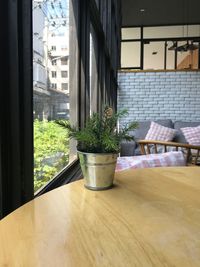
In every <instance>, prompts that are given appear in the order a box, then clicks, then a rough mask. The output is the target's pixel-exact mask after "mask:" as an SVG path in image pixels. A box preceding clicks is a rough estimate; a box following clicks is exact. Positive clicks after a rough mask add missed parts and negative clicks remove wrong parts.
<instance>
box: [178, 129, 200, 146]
mask: <svg viewBox="0 0 200 267" xmlns="http://www.w3.org/2000/svg"><path fill="white" fill-rule="evenodd" d="M181 131H182V132H183V134H184V136H185V139H186V140H187V142H188V143H189V144H190V145H196V146H200V125H199V126H197V127H186V128H181Z"/></svg>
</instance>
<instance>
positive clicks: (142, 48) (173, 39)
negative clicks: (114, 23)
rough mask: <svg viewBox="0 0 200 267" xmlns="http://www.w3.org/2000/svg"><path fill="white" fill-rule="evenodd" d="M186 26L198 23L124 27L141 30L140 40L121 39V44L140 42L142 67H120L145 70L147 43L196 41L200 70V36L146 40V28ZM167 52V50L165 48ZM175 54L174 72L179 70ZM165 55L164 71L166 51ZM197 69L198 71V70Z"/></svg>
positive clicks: (199, 67) (122, 68)
mask: <svg viewBox="0 0 200 267" xmlns="http://www.w3.org/2000/svg"><path fill="white" fill-rule="evenodd" d="M186 25H188V26H189V25H197V23H195V24H181V25H180V24H175V25H167V24H166V25H149V26H123V27H122V28H126V29H127V28H140V36H141V37H140V38H137V39H134V38H129V39H121V43H125V42H140V45H141V49H140V65H139V66H129V67H120V69H121V70H126V69H127V70H129V69H132V70H144V45H145V42H147V43H148V42H162V41H163V42H168V41H174V42H178V41H190V40H194V41H195V42H198V43H199V49H198V50H199V53H198V54H199V58H198V69H200V36H199V37H193V36H189V37H172V38H170V37H167V38H144V28H148V27H160V26H186ZM165 50H166V48H165ZM174 53H175V61H174V70H176V69H177V51H175V52H174ZM164 54H165V58H164V68H163V70H166V60H167V58H166V51H164ZM198 69H197V70H198Z"/></svg>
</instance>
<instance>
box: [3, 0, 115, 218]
mask: <svg viewBox="0 0 200 267" xmlns="http://www.w3.org/2000/svg"><path fill="white" fill-rule="evenodd" d="M7 2H8V3H7V7H8V8H11V9H12V12H11V13H9V12H7V11H8V10H6V12H4V13H5V14H3V17H2V20H3V21H7V23H5V24H3V25H1V26H0V32H1V35H2V36H5V38H4V42H3V44H1V48H2V49H3V50H4V52H5V53H3V54H2V59H3V61H5V62H6V60H7V57H8V55H10V56H11V57H12V55H13V57H12V65H11V66H9V64H7V67H6V68H3V69H2V76H3V77H6V79H5V80H6V81H12V82H7V83H6V90H4V91H2V97H1V99H0V102H1V107H2V110H4V111H5V112H1V113H0V116H1V126H2V127H0V136H1V151H0V157H1V163H3V164H0V173H1V175H0V180H1V181H0V183H1V186H0V195H1V199H2V202H1V207H0V208H1V209H0V216H1V217H3V216H5V215H7V214H8V213H9V212H11V211H13V210H14V209H16V208H18V207H19V206H20V205H22V204H24V203H25V202H27V201H29V200H31V199H33V197H34V194H33V189H34V190H35V192H37V193H36V195H37V196H38V195H39V194H42V193H44V192H47V191H49V190H51V189H54V188H55V187H58V186H60V185H62V184H64V183H68V182H70V181H72V180H75V179H77V177H80V175H81V174H80V168H79V163H78V161H77V157H76V144H75V143H73V142H69V139H68V135H67V132H66V131H63V129H61V128H58V127H57V125H55V120H56V119H60V118H62V119H66V120H70V121H71V122H72V123H73V124H75V125H77V126H78V127H83V125H85V122H86V120H87V118H88V116H89V114H90V104H89V96H90V89H91V88H90V63H91V62H92V60H93V59H92V57H93V55H92V56H91V61H90V30H91V27H90V26H91V25H93V30H94V34H93V36H95V37H94V39H95V43H97V44H98V50H97V51H95V54H96V56H95V59H96V61H97V64H96V67H97V71H96V78H95V79H96V83H97V86H95V89H94V90H95V91H96V96H97V97H96V98H95V100H94V101H95V103H93V105H96V106H97V109H98V111H101V110H102V108H103V107H104V106H105V105H111V106H112V107H113V108H116V98H117V93H116V90H117V69H118V67H119V55H120V53H119V52H120V51H119V46H120V29H119V25H120V1H119V0H115V1H114V0H111V1H95V0H90V5H88V1H73V0H65V1H61V2H62V7H60V6H59V5H58V2H59V1H38V0H33V1H32V3H31V2H30V1H26V4H25V5H21V4H20V5H12V3H11V2H12V1H7ZM96 2H98V7H97V6H96ZM3 7H4V4H3ZM32 7H33V8H32ZM80 11H81V12H80ZM111 11H112V12H111ZM31 12H32V14H31ZM8 13H9V14H8ZM19 14H20V16H18V15H19ZM52 17H53V18H56V19H55V21H52V19H51V18H52ZM13 18H17V19H14V20H13ZM32 18H33V23H32V21H31V19H32ZM64 21H65V22H66V23H64ZM111 21H112V30H111V26H110V25H111ZM69 25H70V31H69V27H68V26H69ZM79 25H81V27H79ZM32 26H33V28H32ZM111 31H112V37H111ZM32 32H33V33H40V37H41V40H42V42H41V40H40V41H39V42H38V39H37V36H35V35H34V34H33V35H32V36H31V33H32ZM52 32H56V33H59V32H65V36H59V42H58V41H56V40H55V38H57V37H56V35H55V37H51V34H52ZM11 33H12V34H11ZM113 35H115V36H113ZM49 37H50V38H49ZM62 37H63V38H62ZM61 39H62V40H61ZM114 40H115V41H114ZM53 41H56V42H55V43H53ZM61 43H63V45H66V46H67V50H66V51H61V50H59V49H56V48H55V50H54V51H52V46H54V47H56V46H57V45H59V47H60V45H61ZM10 44H12V45H10ZM99 44H100V45H99ZM32 49H33V50H34V51H32ZM53 49H54V48H53ZM49 51H51V52H53V53H49ZM111 51H112V55H111ZM32 55H34V62H31V58H32ZM53 55H54V56H56V57H57V58H58V59H59V61H60V58H61V57H63V56H66V57H67V58H69V60H68V66H67V70H68V79H67V82H68V89H69V92H70V93H69V94H67V93H66V92H64V91H61V90H60V88H61V79H60V71H61V70H64V66H63V67H62V69H61V64H58V65H57V66H52V64H51V62H52V56H53ZM113 55H115V57H114V56H113ZM35 59H39V60H38V61H37V60H35ZM41 62H42V64H41ZM19 63H20V64H19ZM9 68H12V71H8V69H9ZM32 69H33V73H32ZM51 71H57V72H58V75H57V77H56V78H52V75H51ZM33 77H36V78H37V79H35V80H33V79H32V78H33ZM36 82H37V85H38V86H35V83H36ZM53 83H56V84H57V88H59V90H51V84H53ZM19 96H20V97H19ZM5 113H6V114H8V113H9V114H10V116H9V118H8V117H7V116H4V115H5ZM33 118H34V121H33ZM13 122H14V123H13ZM33 130H34V131H33ZM13 132H14V133H15V134H12V133H13ZM33 132H34V135H33ZM33 137H34V138H33ZM13 147H14V149H13ZM33 182H34V188H33ZM37 190H39V191H37Z"/></svg>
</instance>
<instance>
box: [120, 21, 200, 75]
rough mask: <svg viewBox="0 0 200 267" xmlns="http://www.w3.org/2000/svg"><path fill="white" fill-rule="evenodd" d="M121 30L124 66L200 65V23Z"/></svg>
mask: <svg viewBox="0 0 200 267" xmlns="http://www.w3.org/2000/svg"><path fill="white" fill-rule="evenodd" d="M121 33H122V40H121V68H122V69H123V68H126V69H140V70H143V69H144V70H167V69H168V70H173V69H199V68H200V66H199V64H200V60H199V58H200V41H199V40H200V24H198V25H178V26H159V27H157V26H155V27H135V28H134V27H132V28H131V27H127V28H122V32H121ZM185 33H187V34H185Z"/></svg>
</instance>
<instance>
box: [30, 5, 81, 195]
mask: <svg viewBox="0 0 200 267" xmlns="http://www.w3.org/2000/svg"><path fill="white" fill-rule="evenodd" d="M72 2H73V1H72V0H66V1H62V5H61V7H60V8H56V7H57V6H56V2H55V3H54V2H52V3H51V1H43V2H41V3H40V5H41V6H42V9H43V8H44V10H47V12H44V13H43V12H41V9H40V8H39V5H37V4H35V1H34V0H33V3H34V4H35V8H34V9H33V13H34V16H33V18H34V20H33V28H34V29H35V30H37V31H39V32H43V39H44V43H42V42H41V43H40V46H41V47H40V50H41V51H43V54H42V55H41V60H42V61H43V62H44V66H43V70H41V73H43V76H41V75H40V76H39V77H40V80H41V81H42V82H43V84H44V87H43V88H42V89H41V90H40V91H38V90H37V91H36V90H34V92H33V93H34V190H35V192H36V191H37V190H39V189H40V188H41V187H42V186H44V185H46V184H47V183H48V182H49V181H51V180H52V179H53V178H54V177H55V176H57V175H59V173H60V172H61V171H62V170H63V169H64V168H66V167H67V166H68V165H69V164H70V163H71V162H72V161H73V160H74V159H75V158H76V155H75V154H73V153H72V152H70V144H69V137H68V133H67V130H65V129H63V128H62V127H60V126H59V125H57V124H56V123H55V120H57V119H64V120H69V119H70V110H69V108H70V105H69V102H70V96H69V95H68V94H66V91H67V90H68V83H61V81H60V76H62V77H68V72H67V71H61V69H60V64H57V63H58V61H57V60H58V59H59V60H60V59H63V61H62V62H64V63H65V62H66V60H67V59H68V57H69V55H71V58H72V59H73V60H72V61H71V62H72V63H73V62H75V61H76V53H77V51H75V47H74V46H70V43H69V39H70V32H69V20H71V24H70V25H71V30H72V31H75V24H73V21H74V20H73V16H74V15H73V13H71V14H70V12H69V10H72V8H71V9H70V5H72V4H73V3H72ZM55 8H56V16H57V19H56V20H55V21H54V22H55V25H52V24H51V19H50V18H51V17H55ZM63 19H66V24H65V25H63ZM38 21H39V22H40V23H38ZM46 23H47V24H46ZM72 25H73V26H72ZM52 30H53V38H51V37H52ZM60 32H62V33H64V34H60ZM75 36H76V35H75ZM71 38H72V37H71ZM74 38H75V37H74ZM52 42H54V43H53V44H52ZM55 43H58V44H59V46H61V47H62V48H63V49H62V52H61V51H60V50H57V49H56V45H55ZM33 47H34V49H35V50H36V51H37V49H38V44H37V43H35V42H33ZM64 48H65V49H64ZM48 50H52V51H54V56H53V57H52V55H51V54H48ZM77 66H78V65H77ZM72 67H73V71H72V77H73V73H75V72H76V66H74V65H73V66H72ZM70 68H71V65H70V62H69V69H70ZM55 69H56V70H55ZM35 71H36V69H34V70H33V72H34V73H35ZM69 82H70V80H69ZM49 89H54V90H49ZM55 89H56V90H55ZM61 90H63V91H65V93H64V92H62V91H61ZM47 91H48V94H47ZM75 105H76V103H75V104H74V106H75ZM75 122H76V119H75V120H74V123H75Z"/></svg>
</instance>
